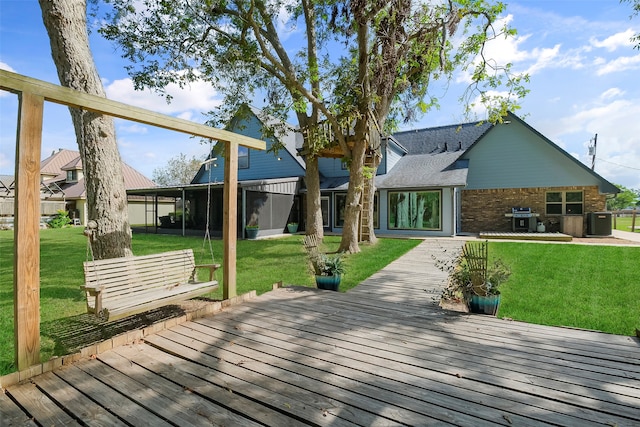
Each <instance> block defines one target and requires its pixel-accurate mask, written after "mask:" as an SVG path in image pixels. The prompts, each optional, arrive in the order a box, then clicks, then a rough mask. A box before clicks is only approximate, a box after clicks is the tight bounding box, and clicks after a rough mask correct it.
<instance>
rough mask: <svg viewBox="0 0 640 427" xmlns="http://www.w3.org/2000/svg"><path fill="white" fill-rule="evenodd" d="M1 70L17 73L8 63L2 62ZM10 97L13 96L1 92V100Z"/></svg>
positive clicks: (0, 64)
mask: <svg viewBox="0 0 640 427" xmlns="http://www.w3.org/2000/svg"><path fill="white" fill-rule="evenodd" d="M0 70H5V71H11V72H12V73H15V72H16V70H14V69H13V68H12V67H11V65H9V64H7V63H6V62H2V61H0ZM10 95H11V92H7V91H4V90H0V98H3V97H5V96H10Z"/></svg>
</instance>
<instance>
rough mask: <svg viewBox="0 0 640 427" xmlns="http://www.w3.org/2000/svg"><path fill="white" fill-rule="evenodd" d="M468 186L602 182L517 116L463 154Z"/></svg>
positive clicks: (470, 188)
mask: <svg viewBox="0 0 640 427" xmlns="http://www.w3.org/2000/svg"><path fill="white" fill-rule="evenodd" d="M462 158H463V159H468V160H469V171H468V175H467V187H466V189H468V190H478V189H489V188H535V187H564V186H591V185H600V184H601V180H599V179H598V177H597V176H595V175H593V174H592V173H590V171H589V170H587V169H585V168H583V167H581V166H580V165H579V164H577V163H576V161H574V159H571V158H570V157H569V155H568V154H566V153H565V152H563V151H561V150H559V149H558V147H555V146H554V145H552V144H550V143H549V142H548V141H547V140H545V139H544V138H542V137H540V136H539V135H537V134H536V133H535V132H530V131H529V130H528V129H527V128H526V126H525V125H523V124H522V123H520V122H519V121H517V120H513V121H511V123H509V124H501V125H496V126H494V128H493V129H491V132H488V133H487V134H486V135H485V136H484V137H483V138H482V139H481V140H480V142H479V143H477V144H476V145H474V146H473V147H472V148H471V149H470V150H469V151H467V153H465V154H464V155H463V156H462Z"/></svg>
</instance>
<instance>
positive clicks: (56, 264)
mask: <svg viewBox="0 0 640 427" xmlns="http://www.w3.org/2000/svg"><path fill="white" fill-rule="evenodd" d="M339 241H340V238H339V237H338V236H329V237H327V238H325V243H326V249H327V250H329V251H331V250H336V249H337V247H338V244H339ZM301 242H302V237H301V236H288V237H285V238H281V239H277V240H275V239H274V240H271V239H270V240H240V241H238V244H237V290H238V294H243V293H246V292H249V291H250V290H254V289H255V290H256V291H257V292H258V293H259V294H261V293H264V292H267V291H269V290H271V288H272V284H273V283H275V282H278V281H280V280H282V281H283V282H284V283H285V284H295V285H304V286H315V282H314V279H313V277H312V276H311V275H310V273H309V271H308V270H307V264H306V255H305V253H304V249H303V246H302V243H301ZM40 243H41V250H40V259H41V269H40V277H41V279H40V306H41V310H40V316H41V360H48V359H49V358H50V357H51V356H53V355H64V354H68V353H69V352H70V351H71V350H73V349H71V348H69V347H68V346H64V345H62V346H61V345H60V342H56V340H54V339H52V338H51V336H49V335H50V334H47V333H46V331H50V330H52V329H55V328H60V327H67V326H68V325H69V324H73V322H75V320H71V321H67V322H64V321H62V322H61V321H60V319H66V320H69V319H75V318H77V316H78V315H81V314H83V313H85V312H86V305H85V304H86V303H85V297H84V294H83V293H82V292H81V291H80V286H81V285H82V283H83V273H82V263H83V262H84V261H85V260H86V259H87V245H86V238H85V237H84V236H83V234H82V228H66V229H49V230H42V231H41V233H40ZM203 243H204V242H203V239H202V238H197V237H180V236H161V235H143V234H135V235H134V237H133V251H134V253H135V254H136V255H144V254H150V253H157V252H163V251H169V250H173V249H184V248H192V249H193V250H194V254H195V257H196V263H200V264H203V263H211V252H210V251H209V248H208V245H203ZM419 243H420V240H406V239H380V243H379V244H378V245H376V246H375V247H370V246H366V245H363V246H362V252H361V253H359V254H355V255H351V256H349V257H347V259H346V263H347V269H348V270H347V274H346V275H345V276H344V277H343V280H342V284H341V285H340V289H341V290H347V289H350V288H352V287H354V286H356V285H357V284H358V283H360V282H361V281H362V280H364V279H365V278H367V277H369V276H370V275H371V274H373V273H375V272H376V271H378V270H379V269H381V268H382V267H384V266H385V265H387V264H388V263H389V262H391V261H392V260H394V259H396V258H398V257H399V256H401V255H402V254H404V253H406V252H407V251H409V250H410V249H411V248H413V247H415V246H416V245H418V244H419ZM212 245H213V255H214V259H215V262H218V263H220V262H221V261H222V253H223V250H222V242H221V241H220V240H213V241H212ZM203 246H205V248H204V249H203ZM12 277H13V231H9V230H6V231H0V341H1V342H2V343H3V345H2V346H0V375H4V374H7V373H9V372H12V371H13V370H14V366H13V357H14V356H13V354H14V350H13V348H14V347H13V346H14V342H13V340H14V338H13V279H12ZM218 280H220V281H221V280H222V272H221V271H219V272H218ZM208 296H209V297H210V298H213V299H221V297H222V290H221V289H219V290H218V291H217V292H215V293H213V294H210V295H208ZM78 323H79V322H78Z"/></svg>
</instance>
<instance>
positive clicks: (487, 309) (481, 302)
mask: <svg viewBox="0 0 640 427" xmlns="http://www.w3.org/2000/svg"><path fill="white" fill-rule="evenodd" d="M466 299H467V306H468V307H469V312H470V313H477V314H489V315H491V316H495V315H496V312H497V311H498V306H499V305H500V295H487V296H481V295H475V294H471V295H468V296H467V298H466Z"/></svg>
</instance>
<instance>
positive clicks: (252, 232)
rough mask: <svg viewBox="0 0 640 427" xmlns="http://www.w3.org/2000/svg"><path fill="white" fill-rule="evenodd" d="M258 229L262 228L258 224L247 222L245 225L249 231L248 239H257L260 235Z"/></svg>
mask: <svg viewBox="0 0 640 427" xmlns="http://www.w3.org/2000/svg"><path fill="white" fill-rule="evenodd" d="M258 230H260V226H259V225H258V224H247V225H245V227H244V231H245V232H246V233H247V239H255V238H256V237H258Z"/></svg>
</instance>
